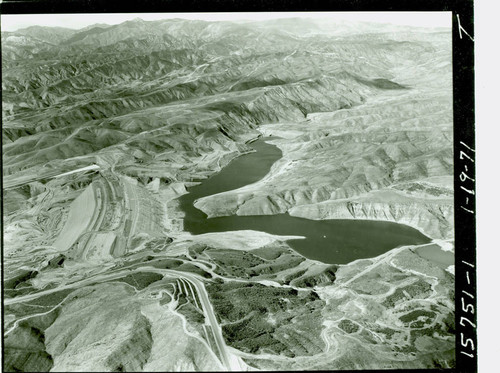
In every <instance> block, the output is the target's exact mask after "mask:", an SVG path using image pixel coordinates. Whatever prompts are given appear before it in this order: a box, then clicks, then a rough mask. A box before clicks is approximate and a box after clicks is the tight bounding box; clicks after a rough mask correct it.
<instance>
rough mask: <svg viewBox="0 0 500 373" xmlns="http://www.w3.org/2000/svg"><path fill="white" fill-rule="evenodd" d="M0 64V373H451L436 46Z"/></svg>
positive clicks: (151, 33) (235, 40)
mask: <svg viewBox="0 0 500 373" xmlns="http://www.w3.org/2000/svg"><path fill="white" fill-rule="evenodd" d="M236 16H237V15H235V17H236ZM68 17H70V16H68ZM89 17H91V15H89ZM373 17H374V21H377V19H376V18H377V15H376V14H374V15H373ZM1 46H2V123H3V126H2V140H3V147H2V157H3V211H4V216H3V221H4V225H3V240H4V241H3V242H4V247H3V254H4V263H3V264H4V273H3V276H4V277H3V285H4V304H3V309H4V325H3V331H4V333H3V343H4V344H3V346H4V358H3V368H4V371H24V372H35V371H40V372H47V371H79V372H81V371H85V372H101V371H144V372H151V371H160V372H165V371H195V370H201V371H211V370H217V371H219V370H238V371H241V370H255V369H257V370H305V369H307V370H310V369H322V370H346V369H353V370H366V369H418V368H451V367H454V366H455V322H454V320H455V310H454V300H455V294H454V282H455V277H454V266H453V264H454V230H453V227H454V222H453V216H454V211H453V196H454V191H453V149H452V142H453V121H452V70H451V30H450V29H449V28H446V27H436V28H420V27H413V26H402V25H399V26H398V25H393V24H384V23H377V22H373V23H370V22H354V21H333V20H328V19H326V20H321V19H313V18H307V17H306V18H289V19H274V20H271V21H255V20H246V21H217V22H215V21H212V22H209V21H203V20H186V19H175V18H168V19H163V20H157V21H144V20H142V19H140V18H136V19H132V20H128V21H125V22H123V23H119V24H114V25H108V24H94V25H90V26H87V27H85V28H82V29H69V28H63V27H42V26H32V27H28V28H24V29H19V30H17V31H2V39H1Z"/></svg>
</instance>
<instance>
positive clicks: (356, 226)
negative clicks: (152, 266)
mask: <svg viewBox="0 0 500 373" xmlns="http://www.w3.org/2000/svg"><path fill="white" fill-rule="evenodd" d="M270 139H272V138H271V137H267V138H261V139H259V140H257V141H255V142H253V143H252V144H250V145H251V147H252V148H254V149H255V150H256V151H255V152H253V153H248V154H244V155H242V156H240V157H238V158H235V159H234V160H232V161H231V162H230V163H229V164H228V165H227V166H226V167H224V168H223V169H222V170H221V171H220V172H219V173H217V174H215V175H213V176H212V177H210V178H209V179H206V180H203V181H202V182H201V184H199V185H196V186H194V187H191V188H189V189H188V192H189V193H188V194H185V195H183V196H181V197H180V198H179V203H180V208H181V209H182V210H183V211H184V213H185V217H184V229H185V230H186V231H188V232H190V233H192V234H202V233H211V232H225V231H236V230H256V231H261V232H267V233H270V234H276V235H288V236H290V235H293V236H304V237H306V238H305V239H297V240H288V241H287V242H288V244H289V245H290V246H291V247H292V248H293V249H294V250H295V251H297V252H299V253H300V254H301V255H303V256H305V257H306V258H309V259H314V260H319V261H321V262H324V263H331V264H346V263H349V262H352V261H354V260H357V259H363V258H372V257H375V256H378V255H380V254H383V253H385V252H387V251H389V250H391V249H393V248H395V247H398V246H403V245H417V244H424V243H429V242H430V239H429V238H428V237H427V236H425V235H423V234H422V233H421V232H419V231H418V230H416V229H414V228H412V227H409V226H406V225H402V224H397V223H392V222H383V221H374V220H354V219H331V220H310V219H305V218H298V217H293V216H290V215H289V214H276V215H254V216H238V215H233V216H223V217H216V218H210V219H207V215H206V214H205V213H204V212H203V211H200V210H198V209H197V208H196V207H194V206H193V203H194V201H196V199H198V198H201V197H205V196H209V195H212V194H216V193H221V192H224V191H228V190H233V189H236V188H240V187H242V186H245V185H248V184H251V183H254V182H256V181H258V180H260V179H262V178H263V177H264V176H265V175H266V174H267V173H268V172H269V170H270V169H271V166H272V165H273V164H274V162H276V161H277V160H278V159H280V158H281V157H282V153H281V150H280V149H279V148H278V147H276V146H274V145H272V144H268V143H266V142H265V141H266V140H270ZM332 162H333V160H332Z"/></svg>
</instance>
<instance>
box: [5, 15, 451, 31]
mask: <svg viewBox="0 0 500 373" xmlns="http://www.w3.org/2000/svg"><path fill="white" fill-rule="evenodd" d="M137 17H139V18H142V19H143V20H145V21H152V20H158V19H168V18H185V19H201V20H207V21H231V20H268V19H275V18H290V17H305V18H323V19H331V20H332V21H338V20H351V21H365V22H381V23H392V24H397V25H410V26H422V27H448V28H451V12H287V13H283V12H257V13H243V12H241V13H107V14H105V13H95V14H26V15H25V14H22V15H17V14H16V15H2V16H1V24H2V31H15V30H18V29H21V28H25V27H29V26H33V25H40V26H60V27H68V28H73V29H79V28H82V27H85V26H89V25H92V24H95V23H107V24H110V25H114V24H118V23H122V22H124V21H127V20H130V19H134V18H137Z"/></svg>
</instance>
